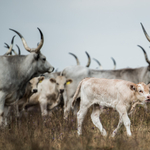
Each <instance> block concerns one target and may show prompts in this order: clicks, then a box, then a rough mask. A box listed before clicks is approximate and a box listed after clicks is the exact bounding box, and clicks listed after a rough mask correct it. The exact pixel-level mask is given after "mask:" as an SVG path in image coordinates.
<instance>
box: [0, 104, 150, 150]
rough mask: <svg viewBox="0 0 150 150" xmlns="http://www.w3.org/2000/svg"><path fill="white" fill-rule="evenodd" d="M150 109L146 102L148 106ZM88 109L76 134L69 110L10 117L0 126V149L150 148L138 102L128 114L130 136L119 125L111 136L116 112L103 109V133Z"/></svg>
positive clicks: (148, 125) (149, 116) (147, 117)
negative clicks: (66, 116) (65, 113)
mask: <svg viewBox="0 0 150 150" xmlns="http://www.w3.org/2000/svg"><path fill="white" fill-rule="evenodd" d="M148 110H150V106H148ZM90 114H91V110H89V112H88V114H87V116H86V118H85V120H84V123H83V135H82V136H81V137H78V136H77V130H76V129H77V127H76V126H77V123H76V118H75V117H73V115H72V114H70V116H69V119H68V121H65V120H63V116H62V112H60V111H58V112H55V113H54V114H53V116H52V117H51V118H44V119H42V118H41V116H40V114H30V115H29V116H28V117H27V118H25V117H22V118H21V119H19V120H16V119H13V121H12V123H11V125H9V126H7V127H6V128H4V129H0V130H1V134H0V149H3V150H5V149H6V150H55V149H56V150H127V149H128V150H130V149H131V150H132V149H136V150H141V149H144V150H145V149H150V148H149V147H150V146H149V145H150V113H149V112H148V113H146V112H145V110H144V109H143V108H142V107H140V106H138V107H136V111H135V112H134V113H133V115H132V116H130V119H131V132H132V137H130V138H129V137H127V134H126V130H125V127H124V126H123V127H122V128H121V129H120V131H118V134H117V135H116V137H115V138H111V133H112V132H113V130H114V129H115V127H116V126H117V124H118V113H117V112H115V111H114V110H110V109H107V110H106V111H105V112H104V113H103V114H102V115H101V122H102V124H103V126H104V128H105V129H106V131H107V133H108V136H107V137H103V136H102V135H101V134H100V132H99V130H98V129H97V128H96V127H95V126H94V125H93V123H92V122H91V118H90Z"/></svg>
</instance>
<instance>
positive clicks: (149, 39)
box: [141, 23, 150, 42]
mask: <svg viewBox="0 0 150 150" xmlns="http://www.w3.org/2000/svg"><path fill="white" fill-rule="evenodd" d="M141 26H142V29H143V32H144V34H145V36H146V38H147V40H148V41H149V42H150V37H149V35H148V34H147V32H146V30H145V28H144V26H143V24H142V23H141Z"/></svg>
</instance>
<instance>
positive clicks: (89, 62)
mask: <svg viewBox="0 0 150 150" xmlns="http://www.w3.org/2000/svg"><path fill="white" fill-rule="evenodd" d="M85 53H86V55H87V57H88V63H87V65H86V67H89V66H90V64H91V57H90V55H89V54H88V52H86V51H85Z"/></svg>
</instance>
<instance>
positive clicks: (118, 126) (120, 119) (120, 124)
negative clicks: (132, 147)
mask: <svg viewBox="0 0 150 150" xmlns="http://www.w3.org/2000/svg"><path fill="white" fill-rule="evenodd" d="M122 123H123V120H122V117H121V116H119V123H118V125H117V128H116V129H115V130H114V131H113V133H112V137H114V136H115V135H116V134H117V131H118V129H119V128H120V127H121V126H122Z"/></svg>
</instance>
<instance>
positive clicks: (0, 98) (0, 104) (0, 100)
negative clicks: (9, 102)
mask: <svg viewBox="0 0 150 150" xmlns="http://www.w3.org/2000/svg"><path fill="white" fill-rule="evenodd" d="M4 104H5V94H4V93H3V92H2V91H0V126H2V123H3V116H4Z"/></svg>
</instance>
